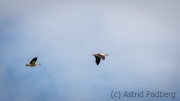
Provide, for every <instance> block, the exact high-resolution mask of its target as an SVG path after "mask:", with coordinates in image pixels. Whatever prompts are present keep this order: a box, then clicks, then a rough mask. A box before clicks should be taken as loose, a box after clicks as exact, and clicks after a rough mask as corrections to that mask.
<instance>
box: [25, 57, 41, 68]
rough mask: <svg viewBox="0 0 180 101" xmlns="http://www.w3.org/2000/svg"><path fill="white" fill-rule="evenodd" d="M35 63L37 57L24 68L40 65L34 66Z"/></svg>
mask: <svg viewBox="0 0 180 101" xmlns="http://www.w3.org/2000/svg"><path fill="white" fill-rule="evenodd" d="M36 61H37V57H35V58H33V59H32V60H31V62H30V63H29V64H26V66H29V67H34V66H38V65H41V64H40V63H38V64H36Z"/></svg>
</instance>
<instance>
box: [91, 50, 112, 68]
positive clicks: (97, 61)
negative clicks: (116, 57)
mask: <svg viewBox="0 0 180 101" xmlns="http://www.w3.org/2000/svg"><path fill="white" fill-rule="evenodd" d="M93 56H95V58H96V64H97V65H99V63H100V61H101V59H102V60H105V56H109V54H104V53H98V54H93Z"/></svg>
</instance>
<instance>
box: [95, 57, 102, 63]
mask: <svg viewBox="0 0 180 101" xmlns="http://www.w3.org/2000/svg"><path fill="white" fill-rule="evenodd" d="M95 58H96V64H97V65H98V64H99V63H100V61H101V58H98V57H97V56H95Z"/></svg>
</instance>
